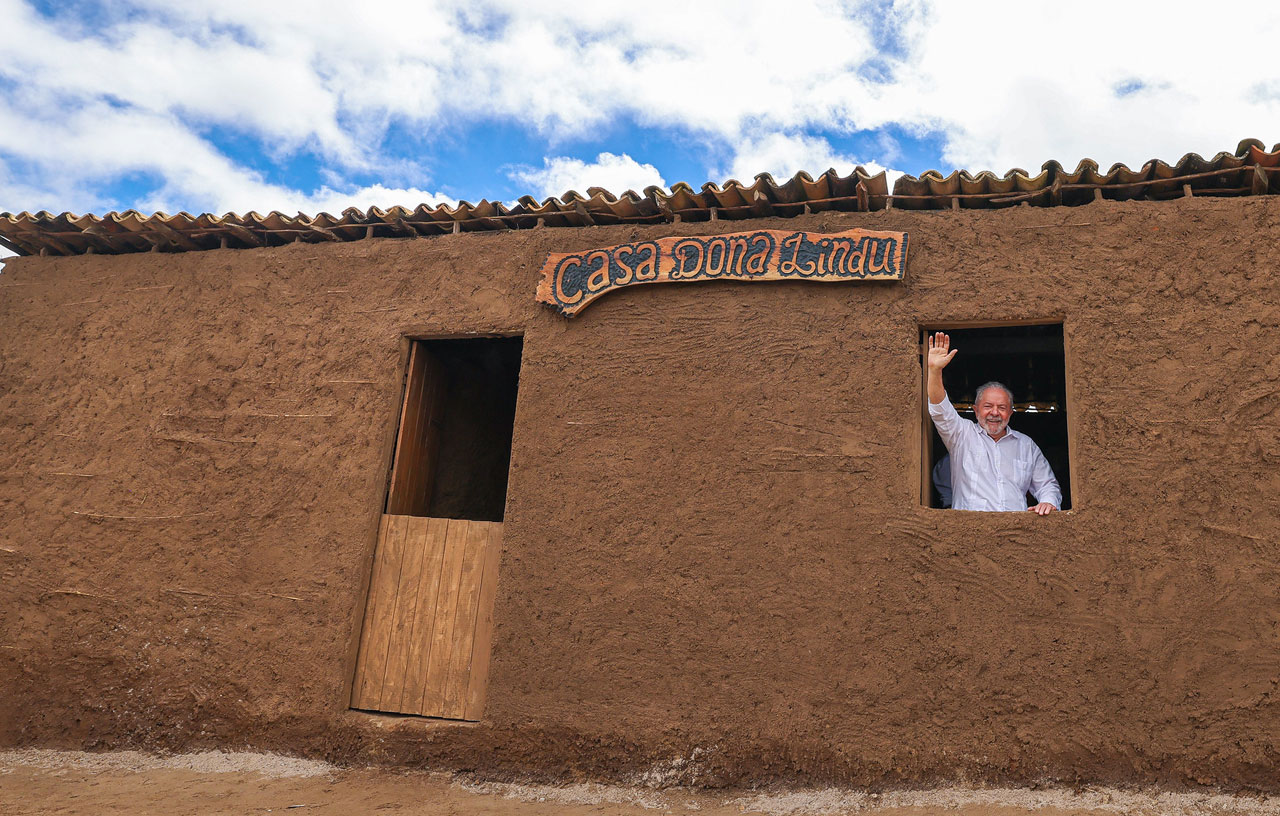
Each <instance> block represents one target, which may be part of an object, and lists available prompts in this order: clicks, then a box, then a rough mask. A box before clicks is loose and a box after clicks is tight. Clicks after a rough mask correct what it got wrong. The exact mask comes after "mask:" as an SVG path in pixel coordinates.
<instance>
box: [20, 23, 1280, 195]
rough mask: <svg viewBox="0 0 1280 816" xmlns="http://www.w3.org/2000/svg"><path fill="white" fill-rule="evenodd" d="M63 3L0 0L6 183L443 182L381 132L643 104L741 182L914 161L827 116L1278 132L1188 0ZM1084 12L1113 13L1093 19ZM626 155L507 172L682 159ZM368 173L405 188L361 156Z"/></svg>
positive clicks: (1070, 137) (1203, 141) (1119, 151)
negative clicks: (1197, 28)
mask: <svg viewBox="0 0 1280 816" xmlns="http://www.w3.org/2000/svg"><path fill="white" fill-rule="evenodd" d="M67 8H68V9H69V10H68V11H67V12H65V14H66V16H65V17H63V18H61V19H59V20H58V21H56V22H51V21H49V20H47V19H45V18H43V17H41V16H40V15H38V14H36V13H35V12H34V11H32V9H31V7H30V6H29V5H27V4H26V3H22V2H19V0H0V31H3V32H4V34H5V59H4V60H3V61H2V62H0V85H3V86H4V92H3V94H0V161H4V160H7V161H8V166H9V170H8V172H7V173H0V198H2V199H3V201H4V203H5V204H12V205H16V206H21V207H24V208H29V209H35V208H37V207H48V208H50V209H76V208H80V209H93V210H101V209H103V208H104V207H110V208H114V207H127V206H133V205H136V206H160V205H163V206H164V207H165V208H170V209H172V208H185V209H209V210H214V211H220V210H226V209H235V210H245V209H257V210H264V209H269V208H272V207H276V206H280V207H282V208H283V207H286V206H287V207H293V206H299V207H321V208H326V209H327V208H336V207H337V204H338V202H340V201H347V200H352V201H356V200H361V201H365V200H368V201H371V202H372V201H373V198H372V197H377V196H386V197H388V198H390V197H395V196H399V195H402V194H403V195H406V196H414V195H421V196H423V198H424V200H429V201H430V200H437V199H438V198H439V196H437V195H435V194H432V193H430V192H428V190H430V189H432V188H435V189H442V188H445V189H447V188H448V186H449V182H448V180H446V179H445V178H443V177H442V176H443V174H445V173H447V172H449V168H426V167H423V166H421V164H420V163H419V162H418V161H417V160H416V159H415V158H414V157H406V155H404V153H403V152H402V151H403V150H404V148H402V147H401V146H398V145H394V144H387V143H386V136H387V133H388V129H389V128H390V127H391V126H392V125H396V126H398V128H399V129H400V130H401V131H403V132H411V133H417V134H421V137H422V139H423V141H424V142H426V143H430V141H431V140H432V139H433V138H440V137H446V138H450V139H462V138H465V134H466V131H467V129H468V128H470V127H477V126H483V125H484V123H489V122H494V121H498V122H504V123H507V124H510V123H515V124H516V125H518V126H523V127H525V128H528V129H530V130H535V131H537V132H538V133H540V134H542V135H543V136H544V137H546V138H547V139H549V140H550V141H551V142H552V143H553V144H564V143H568V142H570V141H572V142H573V143H574V144H577V145H581V144H588V145H592V149H593V150H600V149H601V147H603V146H607V144H608V137H609V134H616V133H617V132H619V129H620V128H624V127H627V126H629V125H631V124H633V123H635V124H639V125H640V126H644V127H649V128H661V129H665V130H666V131H668V132H671V133H674V134H678V135H679V136H680V138H682V139H684V140H686V142H688V141H692V142H696V143H698V144H701V145H713V146H727V147H726V151H727V152H726V154H725V156H724V158H722V159H719V160H713V161H710V162H709V166H708V167H707V168H706V170H707V174H708V176H709V177H710V176H714V175H717V174H728V175H732V176H737V177H739V178H740V179H750V178H751V177H753V176H754V175H755V174H756V173H759V172H762V171H768V172H771V173H773V174H774V175H775V176H777V177H780V178H781V177H785V176H788V175H790V174H791V173H793V172H794V171H795V170H798V169H804V170H808V171H809V172H810V173H815V172H820V171H821V170H824V169H826V167H827V166H834V167H836V169H838V170H840V169H842V168H843V167H846V166H848V165H851V164H855V163H858V162H862V163H863V164H864V165H865V166H867V167H868V168H869V169H870V168H871V167H872V163H873V162H879V163H880V164H882V165H885V166H896V167H901V166H903V165H902V164H901V163H900V156H899V155H896V154H895V152H894V146H893V145H891V144H885V145H882V146H879V147H878V148H877V151H876V152H877V155H873V156H849V155H845V154H844V153H842V152H841V151H839V150H836V149H833V148H832V147H831V144H830V141H828V140H827V139H824V138H821V137H818V136H814V135H811V134H812V133H813V132H815V131H820V132H821V133H823V134H829V135H830V136H831V137H832V138H833V139H834V137H836V136H838V135H842V134H850V133H853V132H855V131H856V132H866V131H876V130H882V129H883V128H886V127H893V128H894V129H895V130H896V131H899V132H912V133H917V134H929V135H931V136H932V137H933V138H936V139H938V140H939V141H940V142H941V144H942V146H943V148H942V149H943V160H944V162H945V163H951V164H954V165H958V166H963V167H966V168H969V169H971V170H975V171H976V170H981V169H994V170H996V171H998V172H1003V171H1004V170H1006V169H1008V168H1010V167H1013V166H1021V167H1024V168H1025V169H1027V170H1031V171H1034V170H1036V169H1038V168H1039V166H1040V164H1041V162H1043V161H1045V160H1047V159H1050V158H1054V159H1059V160H1061V161H1062V162H1063V163H1064V164H1067V165H1071V166H1073V165H1074V163H1075V161H1076V160H1077V159H1079V158H1081V157H1084V156H1090V157H1093V158H1095V159H1097V160H1099V161H1100V163H1102V164H1103V165H1104V167H1105V166H1107V165H1109V164H1110V163H1112V162H1115V161H1124V162H1127V163H1129V164H1130V165H1137V164H1140V163H1141V162H1142V161H1144V160H1145V159H1148V158H1151V157H1153V156H1158V157H1161V158H1165V159H1167V160H1170V161H1174V160H1176V159H1177V158H1179V157H1180V156H1181V155H1182V154H1183V153H1184V152H1187V151H1197V152H1200V153H1202V154H1211V153H1213V152H1215V151H1217V150H1221V149H1224V148H1225V149H1228V150H1230V149H1233V148H1234V147H1235V145H1236V142H1237V141H1238V140H1239V139H1241V138H1243V137H1246V136H1258V137H1261V138H1264V139H1271V140H1275V139H1280V133H1277V132H1276V130H1275V129H1276V127H1277V123H1278V122H1280V93H1277V92H1276V91H1275V89H1277V88H1280V67H1278V66H1277V63H1276V62H1275V61H1274V60H1272V59H1271V58H1270V56H1269V53H1268V52H1266V50H1265V49H1262V48H1256V47H1242V46H1240V44H1239V42H1238V38H1232V37H1203V38H1201V39H1199V40H1197V43H1196V46H1195V49H1194V50H1193V53H1192V54H1191V55H1188V53H1187V51H1186V49H1179V48H1174V47H1171V46H1170V43H1176V42H1180V41H1181V40H1182V39H1184V38H1185V26H1186V19H1187V14H1186V13H1184V12H1180V11H1179V10H1178V9H1177V8H1176V4H1168V3H1162V4H1158V5H1153V4H1150V3H1135V4H1122V3H1114V2H1111V1H1110V0H1108V1H1107V2H1103V1H1102V0H1079V2H1076V3H1072V4H1067V5H1062V4H1043V3H1026V2H1023V1H1022V0H989V1H987V2H981V3H948V2H940V0H887V2H886V1H884V0H881V1H880V2H864V1H863V0H794V2H789V3H786V4H781V3H774V2H768V0H749V1H748V2H734V1H733V0H714V1H712V0H708V2H701V3H687V2H683V1H680V2H677V0H655V2H651V3H645V4H616V3H589V4H558V3H549V2H530V0H490V1H489V2H484V3H481V2H475V0H469V2H462V0H423V2H417V3H413V4H406V5H402V6H397V7H396V8H395V10H394V12H387V13H385V14H353V13H352V11H351V9H352V6H351V4H350V3H349V2H338V1H337V0H312V1H311V2H307V3H301V2H284V1H282V2H274V3H261V2H258V0H222V2H218V3H176V4H175V3H171V2H168V0H120V2H114V3H109V4H101V5H99V6H98V7H97V10H96V11H95V12H94V13H95V14H97V15H99V17H101V18H102V19H94V20H93V21H92V22H91V24H90V23H86V24H78V23H79V18H78V17H77V15H80V14H81V13H82V12H81V11H80V10H79V7H77V6H67ZM1192 13H1199V11H1198V7H1193V8H1192ZM1086 30H1087V31H1089V32H1101V33H1097V34H1096V35H1095V34H1094V33H1090V34H1082V35H1080V36H1073V35H1072V32H1080V31H1086ZM1104 34H1105V36H1104ZM1277 35H1280V11H1275V10H1271V9H1270V8H1269V7H1268V8H1261V7H1260V8H1255V9H1251V11H1250V15H1249V39H1250V41H1251V42H1270V41H1274V40H1275V39H1276V38H1277ZM1011 43H1012V45H1011ZM227 134H237V135H243V134H249V135H250V136H251V137H253V138H254V139H257V140H260V141H262V142H264V143H266V144H268V145H270V150H272V151H273V154H274V157H275V158H277V159H287V158H289V157H291V156H294V155H296V154H297V153H298V152H299V151H304V150H305V151H309V152H311V153H312V154H314V155H315V156H316V157H318V159H319V160H320V162H321V163H322V164H323V165H324V171H325V175H324V178H325V179H326V181H325V186H322V187H320V188H319V189H311V190H293V189H289V188H288V187H286V186H282V185H280V184H278V183H274V182H273V181H271V180H269V179H266V178H263V176H262V175H261V174H260V173H259V172H257V171H255V170H253V169H252V168H250V167H246V166H244V165H243V164H240V163H237V162H236V161H235V160H234V159H232V158H229V157H228V155H227V154H226V152H224V151H223V150H222V149H220V148H219V147H218V146H217V145H218V144H219V143H221V142H220V139H219V138H217V137H218V136H220V135H227ZM864 141H865V140H864ZM555 152H561V153H563V152H567V151H564V150H562V149H557V150H556V151H555ZM617 152H619V151H616V150H615V153H617ZM632 153H633V154H634V155H635V156H636V158H632V157H631V156H628V155H625V154H624V155H614V154H610V153H603V152H602V153H600V154H599V156H598V158H597V159H596V160H595V161H594V162H582V161H579V160H576V159H569V158H564V157H563V156H561V157H554V158H549V159H547V160H546V163H545V164H544V166H543V167H541V168H523V169H521V170H519V171H518V172H517V173H516V174H515V175H514V176H513V177H514V178H516V179H517V180H520V181H522V182H523V183H527V184H529V185H530V186H531V187H533V188H535V189H536V190H537V192H538V193H539V194H541V195H560V194H562V193H564V192H565V190H566V189H569V188H579V189H583V190H585V188H586V187H589V186H602V187H606V188H608V189H610V190H611V191H613V192H615V193H616V192H621V191H622V190H624V189H626V188H628V187H632V188H637V189H640V188H642V187H643V186H644V185H646V184H649V183H661V173H660V172H659V170H658V169H657V167H660V166H661V162H660V160H659V159H658V158H657V157H656V156H652V155H648V154H645V155H640V154H638V153H636V152H635V151H634V150H633V151H632ZM606 156H611V157H612V158H609V159H606V158H605V157H606ZM16 168H22V170H21V172H19V170H17V169H16ZM912 169H913V170H916V171H918V170H919V169H920V168H912ZM124 174H135V175H142V176H146V177H154V178H155V179H156V180H157V182H156V184H154V185H152V186H153V187H154V193H153V194H152V195H151V196H150V198H148V199H147V200H146V201H132V200H126V201H116V200H114V199H113V198H112V197H111V195H110V194H109V193H107V192H104V191H106V190H109V189H110V183H111V182H112V181H113V180H116V179H118V178H120V177H121V176H122V175H124ZM371 177H376V178H380V179H381V180H382V182H383V184H385V185H386V187H387V188H391V189H386V190H382V189H378V188H376V187H367V186H366V184H365V183H364V181H361V182H359V183H357V182H353V181H349V180H350V179H362V180H365V181H367V180H368V179H369V178H371ZM690 180H691V181H693V182H694V183H695V184H696V183H697V181H698V180H697V179H690ZM334 190H339V191H341V190H352V191H353V192H351V193H349V194H342V193H334V192H333V191H334ZM348 195H349V196H353V197H354V198H347V197H345V196H348ZM334 196H337V198H335V197H334ZM276 202H279V204H277V203H276ZM414 203H417V202H414ZM379 206H382V205H379Z"/></svg>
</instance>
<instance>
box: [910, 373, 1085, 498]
mask: <svg viewBox="0 0 1280 816" xmlns="http://www.w3.org/2000/svg"><path fill="white" fill-rule="evenodd" d="M929 417H930V418H931V419H932V420H933V424H934V427H936V428H937V429H938V435H939V436H941V437H942V441H943V442H944V443H946V446H947V450H948V451H950V453H951V491H952V493H951V507H952V509H954V510H1026V509H1027V493H1028V492H1030V493H1031V495H1033V496H1035V497H1036V501H1038V502H1048V503H1049V504H1052V505H1053V506H1054V507H1056V508H1058V509H1061V508H1062V491H1061V490H1060V489H1059V488H1058V480H1057V479H1056V478H1054V476H1053V468H1051V467H1049V461H1048V460H1047V459H1045V458H1044V454H1043V453H1041V452H1040V446H1039V445H1037V444H1036V443H1035V442H1033V441H1031V437H1029V436H1027V435H1025V434H1021V433H1018V432H1017V431H1015V430H1013V429H1012V428H1009V429H1008V431H1007V432H1006V433H1005V435H1004V436H1002V437H1000V440H999V441H998V442H997V441H996V440H994V439H992V438H991V437H990V436H989V435H987V432H986V431H984V430H982V428H981V427H980V426H979V425H978V423H976V422H973V421H971V420H968V419H965V418H964V417H962V416H960V414H959V413H957V412H956V409H955V406H954V405H952V404H951V399H950V397H943V398H942V402H940V403H938V404H937V405H935V404H933V403H932V402H931V403H929Z"/></svg>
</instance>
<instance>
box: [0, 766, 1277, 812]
mask: <svg viewBox="0 0 1280 816" xmlns="http://www.w3.org/2000/svg"><path fill="white" fill-rule="evenodd" d="M0 813H3V814H6V816H26V814H41V816H43V814H95V815H97V814H103V815H104V816H105V815H108V814H142V815H144V816H145V815H146V814H165V816H178V815H179V814H201V815H202V816H203V815H204V814H246V813H297V814H300V815H302V816H305V814H308V813H318V814H319V813H329V814H363V813H370V814H373V813H376V814H404V816H410V815H412V816H445V815H446V814H448V815H449V816H464V814H465V816H542V815H543V814H564V815H565V816H579V815H580V814H598V815H603V816H641V815H642V814H643V816H655V814H659V813H661V814H693V813H697V814H700V816H729V814H733V815H734V816H743V815H744V814H762V816H836V815H837V814H848V813H859V814H883V815H884V816H933V815H935V814H936V815H940V814H956V813H964V814H974V815H975V816H1019V814H1037V816H1068V815H1069V814H1090V815H1092V814H1177V815H1178V816H1183V815H1184V814H1185V815H1186V816H1193V815H1198V814H1235V813H1238V814H1247V815H1248V816H1262V815H1263V814H1280V798H1276V797H1270V798H1263V797H1249V796H1228V795H1224V794H1212V793H1161V792H1157V791H1144V792H1132V791H1118V790H1111V789H1103V788H1088V789H1084V790H1075V791H1072V790H1066V789H1052V788H1050V789H1040V790H1026V789H996V788H982V789H975V788H945V789H937V790H922V791H896V792H890V793H884V794H867V793H862V792H858V791H851V790H835V789H826V790H803V791H773V792H767V793H761V792H750V793H744V792H739V793H725V792H714V793H710V792H692V791H684V790H655V789H652V788H645V787H622V786H606V785H594V784H578V785H568V786H560V787H554V786H545V785H515V784H505V783H503V784H499V783H477V782H471V781H467V780H462V779H456V778H453V777H450V776H449V775H447V774H438V773H397V772H394V771H388V770H382V769H340V768H335V767H333V766H330V765H326V764H324V763H321V762H312V761H308V760H300V759H293V758H289V757H281V756H275V755H271V754H247V753H213V752H210V753H203V754H184V755H179V756H171V757H156V756H150V755H146V754H140V753H137V752H131V751H126V752H118V753H109V754H88V753H81V752H74V751H47V750H23V751H0Z"/></svg>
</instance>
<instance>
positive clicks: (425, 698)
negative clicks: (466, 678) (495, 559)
mask: <svg viewBox="0 0 1280 816" xmlns="http://www.w3.org/2000/svg"><path fill="white" fill-rule="evenodd" d="M469 524H470V523H469V522H466V521H460V520H458V519H449V529H448V530H447V531H446V533H445V546H444V566H443V567H442V568H441V573H440V593H439V597H438V599H437V601H436V617H435V622H434V626H433V627H432V635H431V655H430V658H429V659H428V661H427V674H426V680H425V681H424V682H425V687H424V689H423V695H422V705H421V709H420V710H421V711H422V713H423V714H425V715H426V716H428V717H443V716H444V684H445V681H446V679H447V678H448V676H449V662H450V660H451V654H450V652H451V649H452V647H453V626H454V621H455V620H457V616H458V589H459V586H458V583H459V580H460V579H461V577H462V560H463V556H464V555H465V554H466V547H467V533H468V531H469V529H470V527H469Z"/></svg>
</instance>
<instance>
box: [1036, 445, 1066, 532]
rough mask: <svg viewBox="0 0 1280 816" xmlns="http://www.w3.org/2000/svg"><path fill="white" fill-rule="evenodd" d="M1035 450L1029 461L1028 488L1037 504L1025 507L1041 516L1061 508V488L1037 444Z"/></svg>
mask: <svg viewBox="0 0 1280 816" xmlns="http://www.w3.org/2000/svg"><path fill="white" fill-rule="evenodd" d="M1035 451H1036V453H1035V458H1034V460H1033V461H1032V463H1031V486H1030V490H1031V495H1033V496H1035V497H1036V501H1037V502H1039V504H1037V505H1035V506H1034V507H1028V508H1027V509H1028V510H1031V511H1033V512H1035V513H1039V514H1040V515H1042V516H1043V515H1046V514H1048V513H1052V512H1053V511H1054V510H1060V509H1061V508H1062V489H1061V488H1060V487H1058V479H1057V477H1055V476H1054V475H1053V468H1052V467H1050V466H1049V460H1048V459H1045V458H1044V454H1043V453H1042V452H1041V451H1040V446H1039V445H1036V447H1035Z"/></svg>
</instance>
